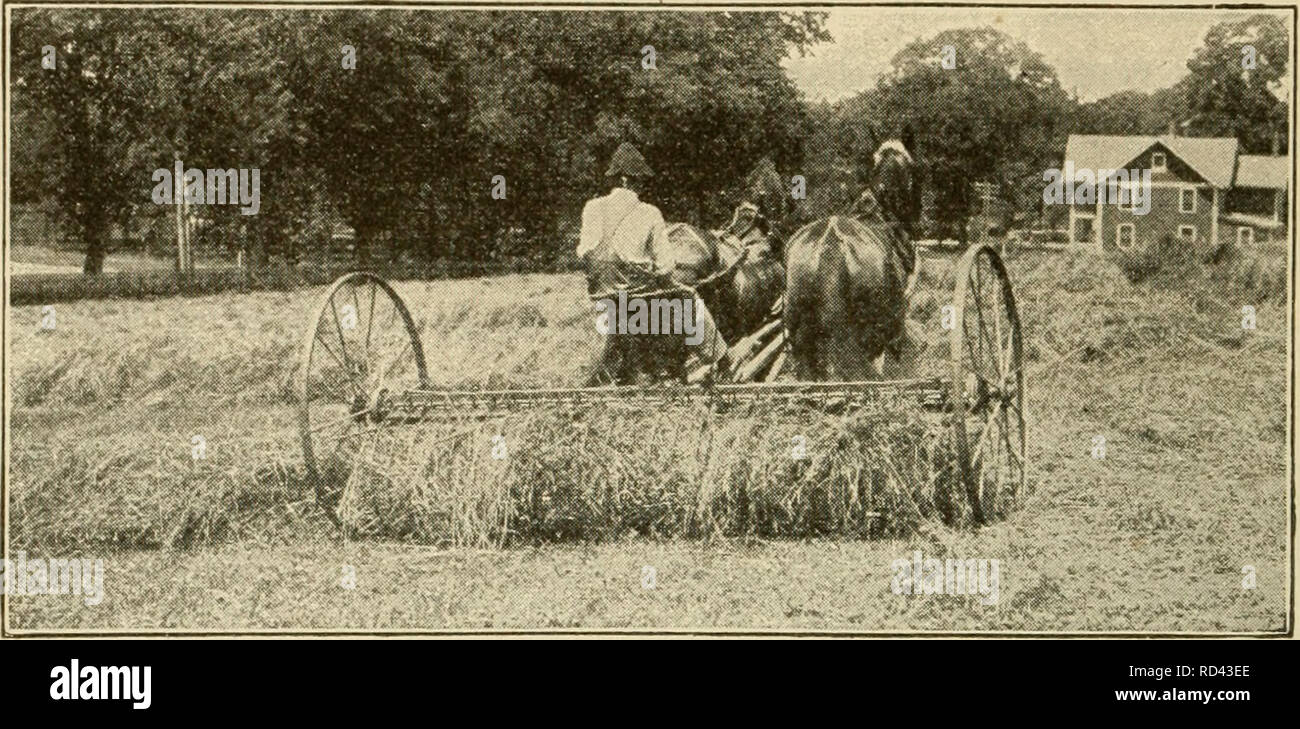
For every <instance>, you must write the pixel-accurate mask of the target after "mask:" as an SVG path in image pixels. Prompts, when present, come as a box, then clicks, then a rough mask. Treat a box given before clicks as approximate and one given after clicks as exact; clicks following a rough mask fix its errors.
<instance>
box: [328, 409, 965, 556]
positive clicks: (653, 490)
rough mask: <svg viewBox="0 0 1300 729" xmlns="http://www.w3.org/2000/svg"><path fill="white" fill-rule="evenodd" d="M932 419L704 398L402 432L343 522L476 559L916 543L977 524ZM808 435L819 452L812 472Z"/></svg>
mask: <svg viewBox="0 0 1300 729" xmlns="http://www.w3.org/2000/svg"><path fill="white" fill-rule="evenodd" d="M927 417H928V416H927V415H925V414H923V413H921V412H919V411H913V410H911V409H908V408H893V409H891V410H890V411H889V412H888V413H887V414H879V415H875V416H868V415H861V414H859V415H853V416H836V415H828V414H826V413H823V412H821V411H819V410H817V409H815V408H813V407H809V406H796V405H788V406H774V405H772V404H770V403H762V404H759V405H744V406H741V408H740V409H738V410H732V411H722V412H718V411H715V410H712V409H711V408H710V407H709V406H708V405H707V404H705V403H703V402H699V401H696V402H683V403H681V404H677V405H670V406H666V407H662V408H659V409H653V410H646V409H644V408H634V407H631V406H628V405H626V404H621V405H620V404H601V405H590V406H586V407H584V408H582V409H581V410H578V411H574V412H566V413H559V412H553V411H552V412H528V413H519V414H516V415H514V416H512V417H511V418H510V419H509V421H508V423H505V422H501V421H500V420H497V421H492V420H488V421H482V422H472V423H469V424H459V425H455V424H453V425H446V426H444V427H441V428H440V427H434V426H427V427H421V428H402V429H394V430H391V431H387V432H385V433H383V434H382V435H378V436H374V437H373V439H372V441H371V442H370V443H369V444H367V446H366V447H365V448H364V450H363V455H362V457H361V458H360V461H361V463H362V465H361V467H360V468H358V469H357V470H356V471H354V472H353V474H352V478H351V480H350V482H349V483H348V484H347V488H346V489H345V490H344V494H345V496H344V502H343V504H342V505H341V508H340V512H341V514H342V515H343V517H344V522H345V523H346V524H347V525H349V526H350V527H351V528H352V529H353V530H354V532H355V533H357V534H361V535H367V536H384V537H390V538H392V537H396V538H402V539H410V540H413V541H418V542H425V543H438V544H452V545H456V546H476V547H480V546H502V545H506V544H517V543H521V542H523V543H534V544H535V543H540V542H544V541H573V540H580V541H604V540H609V539H613V538H618V537H623V536H626V535H628V534H638V535H643V536H651V537H658V538H697V537H737V536H757V537H763V538H808V537H815V536H829V535H838V536H843V537H852V538H870V537H882V536H900V535H906V534H910V533H912V532H913V531H914V530H915V529H916V527H917V526H918V525H920V524H921V523H922V522H925V521H936V522H937V521H940V520H952V521H955V520H959V519H963V518H966V517H967V516H968V515H967V514H965V513H964V512H963V511H962V510H961V509H962V507H961V501H960V500H959V499H955V498H954V493H953V492H952V489H953V487H954V485H955V483H956V478H955V474H954V473H953V472H952V471H951V463H952V457H951V453H950V452H949V450H950V443H949V441H948V440H947V439H946V438H944V437H941V436H940V435H939V434H937V433H936V432H935V428H934V424H933V423H930V422H927ZM502 433H508V434H509V435H508V437H507V439H506V440H505V441H504V442H503V443H504V448H505V449H506V450H505V451H500V452H499V454H500V455H501V456H503V458H502V459H500V460H497V459H494V458H493V457H492V450H493V447H494V444H495V445H496V446H497V447H498V448H499V447H502V441H494V437H495V436H497V435H499V434H502ZM796 435H797V436H803V437H804V438H805V439H806V443H807V454H806V456H805V455H804V454H802V453H801V454H799V458H798V459H796V457H795V455H796V454H795V450H794V448H795V445H794V444H795V441H794V437H795V436H796Z"/></svg>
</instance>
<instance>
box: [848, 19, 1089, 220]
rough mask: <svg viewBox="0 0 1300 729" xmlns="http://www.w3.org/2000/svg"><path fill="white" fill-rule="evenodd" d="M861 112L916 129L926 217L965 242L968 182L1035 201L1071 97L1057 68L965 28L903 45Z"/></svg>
mask: <svg viewBox="0 0 1300 729" xmlns="http://www.w3.org/2000/svg"><path fill="white" fill-rule="evenodd" d="M946 46H951V47H952V50H953V51H955V61H956V63H955V67H954V68H951V69H947V68H944V67H943V64H942V61H943V59H944V57H945V55H946V54H945V53H944V49H945V47H946ZM861 108H862V109H863V112H862V116H860V117H859V118H858V119H856V120H855V121H856V123H858V124H867V125H872V126H874V127H875V128H877V129H880V130H882V134H883V135H888V134H891V133H893V134H897V133H898V131H899V130H901V129H903V128H904V126H906V125H910V126H911V128H912V129H913V130H914V131H915V136H916V146H917V149H916V150H914V151H916V152H917V154H918V157H919V160H918V162H919V164H920V166H921V168H922V169H923V170H924V171H925V175H924V177H925V178H926V179H927V180H928V186H929V187H930V189H931V192H932V194H933V206H934V218H935V220H936V222H938V223H939V224H940V226H941V227H943V228H945V229H947V230H952V229H954V228H955V232H956V234H957V237H958V238H959V240H961V241H962V242H963V243H964V242H965V241H966V223H967V221H968V220H969V218H970V217H971V215H972V214H973V212H974V210H973V205H972V200H973V197H974V196H973V195H972V183H974V182H976V181H988V182H992V183H995V184H996V185H997V186H998V189H999V195H1000V196H1002V197H1003V198H1005V199H1008V200H1011V201H1013V203H1014V204H1016V205H1018V206H1020V207H1022V208H1025V207H1028V206H1029V204H1030V203H1031V202H1032V201H1034V200H1036V199H1038V195H1039V193H1040V192H1041V186H1042V171H1043V169H1045V168H1047V167H1052V166H1056V165H1059V164H1060V158H1061V151H1062V150H1063V149H1064V146H1065V136H1066V131H1067V130H1066V128H1065V123H1064V121H1065V119H1066V117H1067V111H1068V109H1069V108H1070V101H1069V98H1068V97H1067V96H1066V94H1065V92H1064V91H1063V90H1062V89H1061V86H1060V82H1059V81H1058V80H1057V77H1056V71H1055V70H1054V69H1053V68H1052V67H1051V66H1049V65H1048V64H1047V63H1046V62H1045V61H1044V60H1043V59H1042V57H1041V56H1040V55H1039V54H1038V53H1035V52H1034V51H1032V50H1031V49H1030V48H1029V47H1028V46H1026V45H1025V44H1024V43H1022V42H1020V41H1016V40H1013V39H1012V38H1010V37H1009V36H1007V35H1006V34H1004V33H1001V32H999V31H997V30H994V29H992V28H964V29H958V30H950V31H944V32H942V33H939V34H938V35H936V36H934V37H932V38H929V39H926V40H918V41H915V42H913V43H911V44H909V45H908V46H906V47H905V48H904V49H903V50H902V51H900V52H899V53H898V54H897V55H895V56H894V58H893V61H892V69H891V72H890V73H888V74H887V75H886V76H885V77H883V78H882V79H881V81H880V82H879V83H878V84H877V87H876V88H875V89H873V90H871V91H869V92H867V97H866V100H865V103H864V104H862V105H861ZM879 141H883V140H877V142H876V143H878V142H879ZM859 159H861V157H859Z"/></svg>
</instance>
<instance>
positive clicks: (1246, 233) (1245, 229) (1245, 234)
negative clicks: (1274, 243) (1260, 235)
mask: <svg viewBox="0 0 1300 729" xmlns="http://www.w3.org/2000/svg"><path fill="white" fill-rule="evenodd" d="M1254 243H1255V229H1254V228H1252V227H1250V226H1249V225H1243V226H1241V227H1240V228H1237V245H1239V246H1249V245H1253V244H1254Z"/></svg>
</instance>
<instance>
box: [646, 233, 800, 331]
mask: <svg viewBox="0 0 1300 729" xmlns="http://www.w3.org/2000/svg"><path fill="white" fill-rule="evenodd" d="M668 239H669V240H671V241H672V242H673V243H674V246H675V247H676V249H677V250H678V252H679V255H678V258H677V259H676V260H677V269H676V273H675V275H674V278H675V279H677V280H678V281H681V282H683V283H686V284H689V285H690V286H692V287H694V288H695V290H696V291H697V292H698V293H699V295H700V298H701V299H703V300H704V303H705V305H706V306H708V307H709V312H710V313H711V314H713V319H714V322H715V323H716V324H717V326H718V331H719V332H720V333H721V334H722V338H723V339H726V340H727V341H728V342H730V343H735V341H736V340H737V339H740V338H741V337H743V336H745V335H746V334H750V333H752V332H753V331H754V330H756V329H758V328H759V327H760V326H762V324H763V322H764V321H765V320H766V319H767V318H768V317H769V316H770V315H771V311H772V306H773V305H774V304H776V302H777V300H778V299H779V298H780V297H781V292H782V290H783V289H784V286H785V267H784V266H783V265H782V264H781V261H780V260H778V259H777V258H776V257H775V256H773V255H771V253H770V251H769V249H768V248H767V246H766V244H765V242H763V240H762V238H761V234H760V233H759V231H758V230H756V229H755V230H752V231H746V235H745V237H743V238H741V237H737V236H736V235H733V234H731V233H730V231H708V230H702V229H700V228H697V227H695V226H693V225H690V224H689V223H673V224H672V225H669V226H668Z"/></svg>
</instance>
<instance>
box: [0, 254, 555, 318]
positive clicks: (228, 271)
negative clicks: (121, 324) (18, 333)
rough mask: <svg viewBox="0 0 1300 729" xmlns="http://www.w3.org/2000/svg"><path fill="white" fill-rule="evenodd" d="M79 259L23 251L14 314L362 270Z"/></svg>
mask: <svg viewBox="0 0 1300 729" xmlns="http://www.w3.org/2000/svg"><path fill="white" fill-rule="evenodd" d="M76 255H77V254H74V253H71V252H69V251H60V250H51V249H44V248H35V247H31V246H23V247H19V248H18V249H17V250H16V251H15V252H14V253H13V254H12V256H11V258H12V259H13V264H12V267H11V268H12V271H13V275H11V276H10V278H9V301H10V303H11V304H13V305H15V306H21V305H28V304H37V305H46V304H56V303H61V302H69V301H81V300H84V299H151V298H170V297H176V296H205V295H209V294H217V293H221V292H223V291H237V292H240V293H248V292H250V291H289V290H295V289H302V288H309V287H312V286H320V285H322V284H327V283H330V282H331V281H333V280H334V279H336V278H338V277H339V276H341V275H342V274H344V273H348V272H349V271H351V270H354V269H355V268H356V267H355V266H352V265H350V264H319V263H317V264H305V263H304V264H300V265H296V266H289V265H287V264H284V263H283V262H277V263H274V264H270V265H267V266H263V267H260V268H236V267H234V266H233V265H231V264H230V262H228V261H227V262H209V263H198V264H196V268H195V270H194V271H193V272H191V273H188V274H184V275H182V274H180V273H178V272H176V271H175V270H173V269H172V268H171V266H170V264H168V263H167V261H165V260H164V259H156V258H150V257H148V256H142V255H133V254H114V255H113V256H111V257H110V259H109V260H110V261H112V263H111V264H110V265H106V268H105V272H104V273H101V274H98V275H95V276H86V275H83V274H82V273H81V268H80V263H78V264H77V265H75V266H72V265H66V264H69V263H70V262H71V257H76ZM164 264H167V265H164ZM571 265H572V263H571V262H568V261H558V262H557V261H543V260H535V259H532V258H528V257H515V258H506V259H502V260H494V261H454V260H436V261H429V262H425V263H407V264H392V265H389V264H385V263H382V262H376V263H374V264H373V265H372V266H370V270H374V271H377V272H379V273H381V274H382V275H383V276H385V277H386V278H388V279H390V280H421V279H423V280H428V279H446V278H472V277H477V276H485V275H503V274H507V273H526V272H555V271H562V270H567V269H568V268H569V267H571Z"/></svg>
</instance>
